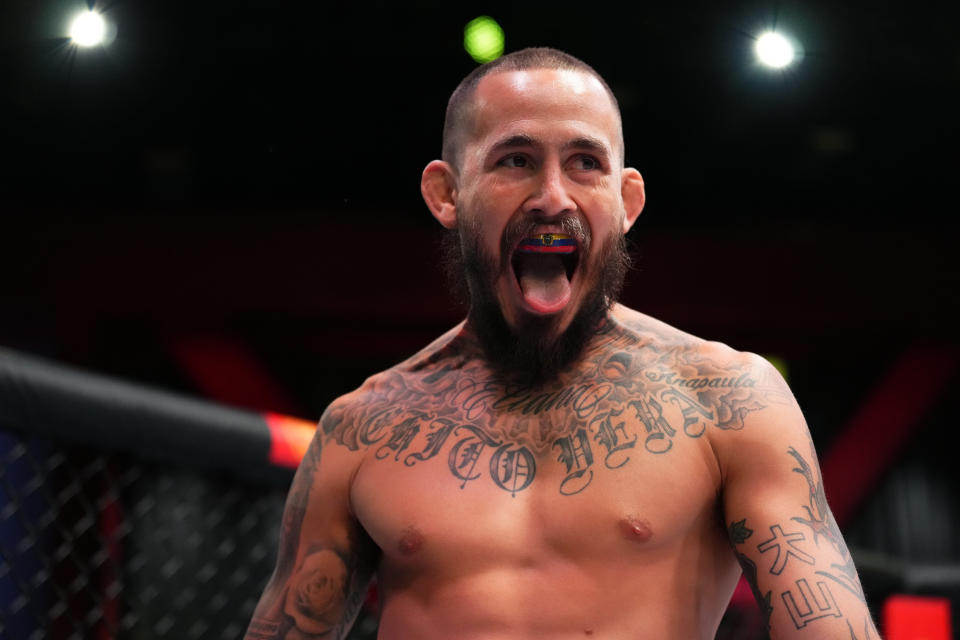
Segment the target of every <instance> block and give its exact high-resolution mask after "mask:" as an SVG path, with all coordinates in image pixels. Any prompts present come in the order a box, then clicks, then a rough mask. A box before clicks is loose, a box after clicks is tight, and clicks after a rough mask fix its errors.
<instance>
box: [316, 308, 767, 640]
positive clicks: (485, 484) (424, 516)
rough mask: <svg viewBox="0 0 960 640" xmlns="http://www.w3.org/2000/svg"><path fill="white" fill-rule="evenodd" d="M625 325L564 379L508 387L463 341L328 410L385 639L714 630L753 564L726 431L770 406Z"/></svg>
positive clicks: (733, 361)
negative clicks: (737, 542) (366, 543)
mask: <svg viewBox="0 0 960 640" xmlns="http://www.w3.org/2000/svg"><path fill="white" fill-rule="evenodd" d="M613 318H614V320H613V321H612V322H610V323H608V325H607V328H606V330H605V331H604V333H603V334H602V335H601V336H599V337H598V339H597V340H596V341H595V342H593V343H591V345H590V347H588V350H587V351H586V352H585V354H584V356H583V357H582V358H581V360H580V364H579V365H578V366H577V367H575V369H574V370H573V371H571V372H569V375H565V376H564V377H563V379H562V380H560V381H558V382H557V383H556V384H554V385H547V386H545V387H544V388H541V389H529V388H522V387H516V386H512V385H510V384H506V383H503V382H501V381H499V380H498V379H496V378H495V377H493V376H491V375H490V373H489V372H488V371H487V370H486V368H485V367H484V366H483V365H482V361H481V360H480V359H478V358H476V357H475V354H474V352H473V350H472V347H470V346H469V345H465V344H464V342H465V339H464V337H463V334H462V332H457V331H454V332H451V333H450V334H448V335H447V336H445V337H444V338H441V339H440V340H439V341H437V343H435V344H434V345H431V347H428V348H427V349H426V350H424V351H423V352H421V353H420V354H418V355H417V356H415V357H414V358H412V359H410V360H408V361H407V362H405V363H403V364H401V365H398V366H397V367H394V368H393V369H390V370H389V371H387V372H384V373H382V374H378V375H377V376H374V377H373V378H371V379H369V380H368V381H367V382H366V383H365V384H364V385H363V386H362V387H361V388H360V389H359V390H357V391H356V392H354V393H352V394H350V395H348V396H345V397H344V398H343V399H341V400H340V401H338V402H337V403H335V404H334V405H333V406H331V408H330V410H328V412H327V414H325V416H324V419H323V423H322V428H323V430H324V432H325V434H326V439H327V442H328V445H327V446H328V447H345V448H346V449H348V450H350V451H351V452H352V453H351V454H350V455H351V456H355V457H356V459H357V460H358V464H357V467H356V470H355V472H354V473H355V475H354V479H353V482H352V484H351V489H350V496H349V500H350V505H351V508H352V510H353V514H354V516H355V517H356V519H357V520H358V521H359V523H360V524H361V525H362V526H363V528H364V529H365V531H366V532H367V534H368V535H369V536H370V537H371V538H372V540H373V541H374V542H375V543H376V544H377V546H378V547H379V548H380V550H381V552H382V557H381V561H380V566H379V569H378V574H377V576H378V578H377V579H378V585H379V589H380V594H381V627H380V637H382V638H392V637H397V638H401V637H402V638H441V637H442V638H449V637H458V638H498V637H503V638H507V637H509V638H517V637H531V638H532V637H551V638H562V637H585V636H590V635H595V636H596V637H604V638H618V637H622V638H635V637H647V638H661V637H662V638H680V637H683V638H708V637H709V638H712V637H713V633H714V630H715V629H716V626H717V624H718V623H719V619H720V616H721V615H722V613H723V611H724V609H725V607H726V604H727V601H728V600H729V597H730V594H731V592H732V590H733V587H734V585H735V583H736V580H737V578H738V576H739V574H740V570H739V567H738V565H737V563H736V560H735V558H734V555H733V553H732V552H731V549H730V545H729V542H728V541H727V537H726V533H725V529H724V525H723V515H722V504H721V489H722V482H723V478H722V470H721V467H720V464H719V463H718V460H717V457H716V455H715V453H714V449H713V446H712V444H711V438H715V437H725V434H729V433H732V432H735V431H737V430H739V429H741V428H743V426H744V418H745V417H746V416H747V415H748V414H750V413H751V412H754V411H758V410H760V409H762V408H763V406H764V398H763V393H762V392H760V391H758V384H759V383H760V382H761V381H758V380H756V379H754V378H753V377H751V371H750V369H749V366H748V362H747V360H746V359H745V358H744V357H742V355H741V354H737V353H735V352H733V351H731V350H730V349H727V348H726V347H723V346H722V345H717V344H714V343H706V342H703V341H700V340H697V339H695V338H693V337H691V336H688V335H686V334H683V333H681V332H678V331H676V330H674V329H671V328H669V327H667V326H665V325H663V324H661V323H659V322H656V321H654V320H652V319H649V318H647V317H645V316H641V315H640V314H636V313H634V312H632V311H629V310H626V309H624V308H622V307H618V308H617V309H616V311H615V313H614V315H613ZM467 342H469V341H467Z"/></svg>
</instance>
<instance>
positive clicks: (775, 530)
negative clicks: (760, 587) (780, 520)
mask: <svg viewBox="0 0 960 640" xmlns="http://www.w3.org/2000/svg"><path fill="white" fill-rule="evenodd" d="M770 535H771V536H772V537H771V538H770V539H769V540H765V541H764V542H761V543H760V544H758V545H757V551H759V552H760V553H767V552H768V551H775V552H776V555H775V557H774V559H773V564H771V565H770V573H772V574H773V575H777V576H778V575H780V574H781V573H783V570H784V568H785V567H786V566H787V561H788V560H789V559H790V558H791V557H793V558H796V559H797V560H799V561H801V562H804V563H806V564H814V562H815V561H814V558H813V556H811V555H810V554H808V553H806V552H804V551H803V550H802V549H800V547H798V546H797V543H798V542H802V541H803V540H806V538H805V537H804V536H803V534H802V533H800V532H799V531H798V532H794V533H784V532H783V528H782V527H781V526H780V525H779V524H775V525H772V526H771V527H770Z"/></svg>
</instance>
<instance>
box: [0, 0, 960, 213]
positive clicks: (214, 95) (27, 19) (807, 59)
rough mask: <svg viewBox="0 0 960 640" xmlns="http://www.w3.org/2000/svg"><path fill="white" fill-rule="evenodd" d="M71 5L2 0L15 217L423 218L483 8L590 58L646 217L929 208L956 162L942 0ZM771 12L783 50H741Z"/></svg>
mask: <svg viewBox="0 0 960 640" xmlns="http://www.w3.org/2000/svg"><path fill="white" fill-rule="evenodd" d="M455 4H457V5H458V6H454V5H455ZM854 4H860V5H861V6H859V7H855V6H853V5H854ZM937 5H939V6H937ZM78 6H82V3H77V2H68V1H61V0H29V1H28V0H10V1H8V2H4V3H3V5H2V6H0V74H2V75H0V80H2V82H0V102H2V104H4V106H5V111H6V115H5V116H4V124H3V129H4V145H3V146H4V152H3V154H2V158H3V159H2V174H0V201H2V202H5V203H6V208H8V210H11V211H17V212H18V213H19V215H21V216H29V215H31V214H32V213H35V212H37V211H41V210H43V211H47V212H48V213H53V214H66V215H69V216H73V215H74V214H75V213H77V212H81V211H82V212H83V214H84V215H86V216H91V215H102V214H104V213H106V212H112V213H115V214H120V215H124V216H128V215H140V214H143V213H144V212H161V213H162V214H163V215H182V214H186V215H190V216H209V215H217V214H224V213H225V214H227V215H238V214H240V213H244V214H249V215H254V216H257V215H260V214H263V213H265V212H269V214H270V215H271V217H275V216H302V215H304V214H306V215H324V216H327V217H337V218H342V219H345V220H350V219H351V218H353V217H355V216H358V215H361V214H362V215H364V216H370V215H373V216H383V217H385V218H389V219H391V220H398V219H401V220H404V221H405V222H406V223H409V224H410V225H414V226H416V225H423V226H426V225H429V224H431V221H429V220H428V219H427V216H426V212H425V210H424V208H423V206H422V204H421V202H420V199H419V189H418V179H419V173H420V170H421V168H422V167H423V165H424V164H425V163H426V162H427V161H429V160H430V159H432V158H433V157H435V156H436V155H437V154H438V151H439V139H440V126H441V121H442V115H443V109H444V106H445V101H446V98H447V96H448V95H449V93H450V91H451V90H452V89H453V87H454V86H455V85H456V83H457V82H458V81H459V79H460V78H461V77H462V76H463V75H464V74H465V73H467V72H468V71H469V70H470V69H471V68H472V67H473V66H474V64H475V63H474V62H473V61H472V60H471V59H470V58H469V56H467V54H466V53H465V52H464V50H463V47H462V34H463V26H464V25H465V24H466V22H467V21H468V20H470V19H471V18H473V17H475V16H476V15H479V14H482V13H483V14H489V15H491V16H493V17H494V18H496V19H497V20H498V21H499V23H500V24H501V25H502V27H503V29H504V31H505V33H506V49H507V51H511V50H516V49H519V48H522V47H525V46H531V45H550V46H555V47H558V48H561V49H565V50H567V51H569V52H571V53H573V54H575V55H577V56H579V57H582V58H583V59H584V60H586V61H588V62H589V63H591V64H593V65H594V66H595V67H596V68H597V69H598V70H599V71H600V72H601V73H602V74H603V75H605V76H606V77H607V78H608V80H609V82H610V84H611V85H612V86H613V88H614V90H615V91H616V93H617V94H618V96H619V98H620V101H621V105H622V109H623V113H624V122H625V130H626V140H627V159H628V162H629V163H631V164H633V165H635V166H637V167H638V168H640V170H641V171H642V172H643V174H644V175H645V177H646V180H647V186H648V192H649V208H648V212H647V214H646V216H645V218H644V224H645V225H647V226H648V227H651V228H678V229H685V228H690V227H691V226H700V227H708V228H715V227H717V226H721V227H736V226H741V225H743V226H755V225H757V224H767V223H774V224H779V223H783V222H790V223H799V224H819V223H827V224H831V225H843V226H849V227H854V228H856V227H858V226H861V225H867V226H873V225H877V224H881V225H882V224H888V223H889V224H895V225H897V226H902V225H915V224H936V223H938V222H939V220H940V219H941V216H942V215H943V210H944V207H946V206H948V203H949V200H948V199H947V197H948V196H949V195H950V192H951V188H952V185H954V184H955V182H956V180H955V177H954V174H955V170H956V164H957V163H956V145H957V142H958V136H957V126H956V114H957V113H960V44H958V43H960V40H958V39H957V38H956V37H955V35H954V30H955V26H956V19H957V17H958V13H960V12H958V10H957V5H956V3H949V2H941V3H933V4H925V5H924V8H923V9H922V10H921V9H919V8H918V7H916V6H915V5H911V4H909V3H900V2H897V3H894V2H887V3H883V2H880V3H876V2H874V3H836V2H814V3H811V2H803V3H801V2H789V1H788V2H734V3H712V2H699V3H697V2H694V3H690V2H686V3H685V2H679V3H664V2H661V3H623V4H621V5H615V4H613V5H609V6H604V7H603V9H602V10H599V6H598V5H597V4H596V3H578V4H573V3H569V4H567V3H564V4H562V5H556V4H554V5H538V6H534V5H527V4H525V3H523V4H522V5H521V4H520V3H503V4H500V5H497V4H483V3H462V4H461V3H443V4H441V3H435V4H423V3H413V4H408V3H382V4H378V3H352V4H350V5H349V6H347V4H346V3H341V4H340V5H339V6H337V5H328V4H327V3H307V2H285V3H254V2H237V1H235V0H234V1H231V2H226V1H223V0H208V1H205V2H193V1H186V0H164V1H163V2H130V1H114V2H109V3H101V6H100V7H99V8H101V9H103V10H104V12H105V14H106V15H107V16H108V17H109V19H110V20H111V21H112V22H113V24H115V25H116V28H117V32H116V38H115V40H114V41H113V42H112V43H111V44H110V45H109V46H107V47H105V48H98V49H94V50H83V51H81V50H77V49H76V48H75V47H73V46H72V45H70V44H69V43H68V41H67V40H66V39H65V38H64V37H63V36H64V33H65V30H66V22H67V18H68V16H69V15H70V14H71V13H72V12H73V11H75V10H76V9H77V8H78ZM771 26H778V27H780V28H781V29H784V30H786V31H788V32H790V33H792V34H793V35H794V36H795V37H796V38H797V39H798V40H799V41H800V42H801V44H802V45H803V48H804V56H803V59H802V61H801V62H800V63H799V64H798V65H796V66H794V67H792V68H789V69H788V70H786V71H779V72H772V73H771V72H769V71H764V70H762V69H760V68H758V66H757V65H756V63H755V62H754V61H753V57H752V49H751V47H752V44H753V39H754V38H755V36H756V35H757V34H758V33H759V32H760V31H762V30H764V29H765V28H769V27H771Z"/></svg>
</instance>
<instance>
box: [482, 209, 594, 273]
mask: <svg viewBox="0 0 960 640" xmlns="http://www.w3.org/2000/svg"><path fill="white" fill-rule="evenodd" d="M544 224H546V221H545V220H544V219H543V218H539V217H536V216H520V217H518V218H517V219H515V220H513V221H511V222H510V224H508V225H507V228H506V229H504V232H503V237H502V238H501V239H500V261H501V265H500V266H501V268H506V267H507V265H508V264H509V263H510V259H511V258H512V252H513V249H514V247H516V246H517V245H518V244H519V243H520V241H521V240H523V239H524V238H527V237H529V236H531V235H533V233H534V230H535V229H536V228H537V227H540V226H543V225H544ZM550 224H554V225H558V226H559V227H560V229H561V230H562V232H563V233H565V234H567V235H569V236H570V237H572V238H574V239H575V240H576V241H577V248H578V250H581V251H584V252H585V251H587V250H589V249H590V242H591V240H592V237H591V235H590V227H588V226H587V225H586V224H585V223H584V222H583V219H582V218H580V217H579V216H577V215H575V214H568V215H563V216H560V217H558V218H556V219H553V220H550Z"/></svg>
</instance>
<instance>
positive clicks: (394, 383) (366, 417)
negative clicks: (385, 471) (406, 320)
mask: <svg viewBox="0 0 960 640" xmlns="http://www.w3.org/2000/svg"><path fill="white" fill-rule="evenodd" d="M471 348H472V347H471V345H470V344H469V341H467V340H465V339H464V332H463V323H461V324H459V325H457V326H456V327H454V328H452V329H450V330H449V331H447V332H446V333H444V334H443V335H441V336H440V337H438V338H437V339H436V340H434V341H433V342H431V343H430V344H429V345H427V346H426V347H424V348H423V349H421V350H420V351H418V352H416V353H415V354H413V355H412V356H410V357H409V358H407V359H405V360H403V361H401V362H399V363H397V364H395V365H393V366H392V367H389V368H387V369H384V370H383V371H379V372H377V373H374V374H372V375H371V376H369V377H368V378H367V379H366V380H364V381H363V383H362V384H361V385H360V386H359V387H357V388H356V389H354V390H353V391H350V392H349V393H346V394H344V395H342V396H340V397H338V398H336V399H335V400H334V401H333V402H331V403H330V405H329V406H328V407H327V409H326V410H325V411H324V413H323V416H322V417H321V418H320V427H321V429H322V430H323V432H324V434H325V435H326V436H328V437H333V438H334V439H335V440H337V441H338V442H340V444H346V445H348V446H349V447H350V448H355V447H356V446H359V445H360V444H361V442H360V441H358V440H357V438H358V437H359V438H360V440H362V436H363V429H365V428H376V425H377V424H378V423H379V421H381V420H384V419H387V418H388V417H389V416H391V415H393V414H394V413H396V412H398V411H400V409H401V408H403V407H415V406H426V405H428V404H429V398H430V397H431V396H434V397H435V396H438V395H440V394H441V393H442V392H443V390H444V388H445V387H446V386H447V385H449V384H450V383H451V381H452V380H453V378H454V377H455V376H452V375H450V374H451V372H453V371H455V370H461V369H462V368H463V367H465V366H470V364H469V363H470V362H471Z"/></svg>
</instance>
